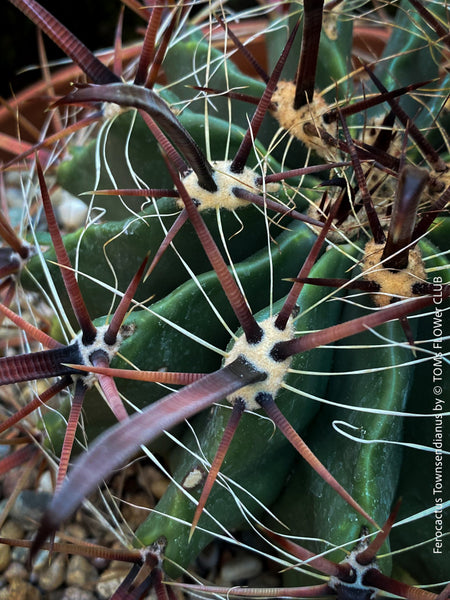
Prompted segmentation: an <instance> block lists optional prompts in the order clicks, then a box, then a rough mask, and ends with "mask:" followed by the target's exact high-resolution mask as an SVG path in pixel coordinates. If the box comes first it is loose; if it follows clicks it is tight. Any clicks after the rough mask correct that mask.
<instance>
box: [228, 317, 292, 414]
mask: <svg viewBox="0 0 450 600" xmlns="http://www.w3.org/2000/svg"><path fill="white" fill-rule="evenodd" d="M259 326H260V327H261V328H262V330H263V331H264V335H263V337H262V339H261V341H259V342H258V343H257V344H249V343H248V342H247V340H246V339H245V336H244V335H241V337H240V338H239V339H238V340H237V341H236V343H235V344H234V346H233V348H232V349H231V350H230V352H229V354H228V356H227V358H226V360H225V365H227V364H229V363H231V362H233V360H235V359H236V358H238V356H243V357H244V358H245V360H246V361H247V362H249V363H251V364H252V365H253V366H254V368H255V369H257V370H258V371H261V372H265V373H267V379H265V380H264V381H260V382H258V383H252V384H251V385H247V386H245V387H243V388H242V389H240V390H239V391H238V392H236V394H233V395H232V396H228V398H227V400H228V401H229V402H231V404H233V403H234V402H235V401H236V400H237V399H238V398H240V399H242V400H243V401H244V403H245V408H246V409H247V410H258V409H259V408H260V405H259V404H258V402H256V400H255V398H256V396H257V395H258V394H260V393H267V394H270V395H271V396H272V397H273V398H275V396H276V395H277V392H278V390H279V389H280V386H281V383H282V381H283V379H284V376H285V375H286V372H287V370H288V368H289V366H290V364H291V358H288V359H286V360H284V361H275V360H274V359H273V358H272V357H271V355H270V352H271V350H272V348H273V347H274V346H275V344H277V343H278V342H285V341H288V340H290V339H292V338H293V337H294V333H295V328H294V325H293V322H292V318H290V319H289V321H288V323H287V325H286V327H285V329H284V330H283V331H281V330H280V329H278V328H276V327H275V325H274V318H273V317H272V318H268V319H265V320H264V321H262V322H261V323H259Z"/></svg>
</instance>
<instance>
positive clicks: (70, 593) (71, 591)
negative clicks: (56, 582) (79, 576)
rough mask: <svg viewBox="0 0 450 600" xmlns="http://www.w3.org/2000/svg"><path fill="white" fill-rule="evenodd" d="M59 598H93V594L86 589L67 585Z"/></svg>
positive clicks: (85, 599) (91, 599)
mask: <svg viewBox="0 0 450 600" xmlns="http://www.w3.org/2000/svg"><path fill="white" fill-rule="evenodd" d="M61 600H95V596H94V594H93V593H92V592H89V591H87V590H80V589H79V588H77V587H68V588H67V589H66V590H65V591H64V594H63V595H62V596H61Z"/></svg>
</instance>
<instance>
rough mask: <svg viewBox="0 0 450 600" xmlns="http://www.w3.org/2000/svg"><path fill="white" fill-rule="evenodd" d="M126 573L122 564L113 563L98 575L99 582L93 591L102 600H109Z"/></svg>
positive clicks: (126, 568)
mask: <svg viewBox="0 0 450 600" xmlns="http://www.w3.org/2000/svg"><path fill="white" fill-rule="evenodd" d="M128 571H129V567H128V566H126V565H124V564H123V563H122V564H120V565H118V564H117V563H116V562H115V561H113V562H112V563H111V566H110V567H109V568H108V569H106V571H104V572H103V573H102V574H101V575H100V578H99V581H98V583H97V585H96V586H95V591H96V592H97V594H98V595H99V597H100V598H102V600H106V599H109V598H110V597H111V596H112V595H113V593H114V592H115V591H116V589H117V588H118V587H119V585H120V584H121V583H122V581H123V580H124V578H125V576H126V575H127V573H128Z"/></svg>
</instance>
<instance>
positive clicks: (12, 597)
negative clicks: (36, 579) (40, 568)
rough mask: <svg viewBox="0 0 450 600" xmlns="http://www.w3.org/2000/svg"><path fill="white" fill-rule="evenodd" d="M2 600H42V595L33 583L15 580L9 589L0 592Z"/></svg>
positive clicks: (0, 599)
mask: <svg viewBox="0 0 450 600" xmlns="http://www.w3.org/2000/svg"><path fill="white" fill-rule="evenodd" d="M0 600H41V594H40V592H39V590H38V589H37V588H35V587H34V586H32V585H31V583H28V582H27V581H24V580H23V579H13V580H12V581H11V582H10V584H9V586H8V587H7V588H3V589H2V590H0Z"/></svg>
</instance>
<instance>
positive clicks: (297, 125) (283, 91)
mask: <svg viewBox="0 0 450 600" xmlns="http://www.w3.org/2000/svg"><path fill="white" fill-rule="evenodd" d="M294 97H295V84H294V83H293V82H292V81H280V83H279V84H278V86H277V89H276V90H275V92H274V94H273V96H272V103H273V104H275V105H276V109H275V110H274V111H273V112H272V114H273V116H274V117H275V119H276V120H277V121H278V123H279V124H280V126H281V127H282V128H283V129H286V131H288V132H289V133H290V134H291V135H293V136H294V137H296V138H297V139H299V140H300V141H301V142H303V143H304V144H305V146H307V147H308V148H311V149H312V150H315V151H316V152H317V154H319V155H320V156H323V157H325V158H331V159H332V160H334V155H335V149H334V148H330V146H327V145H326V144H325V143H324V142H323V141H322V140H321V138H320V133H319V131H317V130H316V131H317V135H309V134H308V133H307V132H305V129H304V126H305V125H306V124H308V123H312V124H313V125H314V126H315V127H316V128H317V127H320V128H322V129H325V130H326V131H327V133H329V134H330V135H334V133H335V126H333V125H331V124H329V123H325V121H324V120H323V118H322V115H323V114H324V113H326V112H328V111H329V110H330V107H329V106H328V104H327V103H326V102H325V100H324V99H323V98H322V97H321V96H319V95H318V94H316V93H315V94H314V99H313V101H312V102H310V103H309V104H306V105H305V106H302V107H301V108H299V109H298V110H295V109H294Z"/></svg>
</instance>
